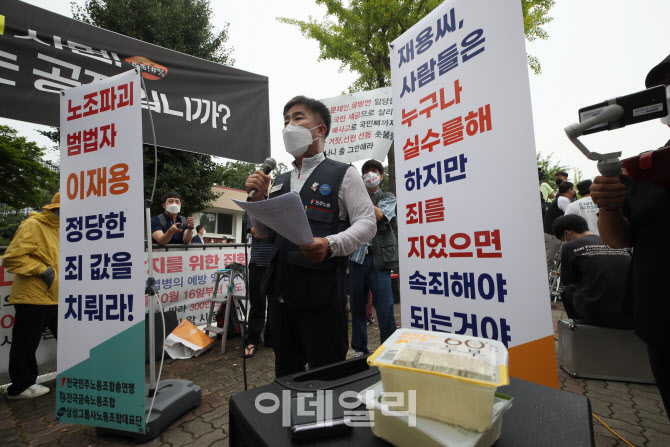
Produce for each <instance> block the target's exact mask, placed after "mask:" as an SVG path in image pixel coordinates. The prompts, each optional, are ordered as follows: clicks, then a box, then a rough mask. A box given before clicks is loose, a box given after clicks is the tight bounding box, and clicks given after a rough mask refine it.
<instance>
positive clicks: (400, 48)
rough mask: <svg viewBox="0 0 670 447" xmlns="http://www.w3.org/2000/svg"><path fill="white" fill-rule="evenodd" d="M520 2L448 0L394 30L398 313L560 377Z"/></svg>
mask: <svg viewBox="0 0 670 447" xmlns="http://www.w3.org/2000/svg"><path fill="white" fill-rule="evenodd" d="M522 22H523V15H522V12H521V8H520V4H519V2H518V1H516V0H503V1H499V2H493V3H491V2H486V1H484V0H467V1H466V0H448V1H445V2H444V3H443V4H442V5H440V6H439V7H438V8H436V9H435V10H434V11H433V12H431V13H430V14H429V15H427V16H426V17H425V18H424V19H423V20H421V21H420V22H419V23H417V24H416V25H415V26H414V27H413V28H412V29H410V30H409V31H408V32H406V33H405V34H403V35H402V36H401V37H399V38H398V39H397V40H396V41H394V42H393V45H392V51H391V79H392V85H393V104H394V108H395V113H394V116H395V120H394V129H395V139H396V145H395V147H396V163H397V165H396V173H397V179H398V180H397V196H398V220H399V250H400V262H401V265H400V271H401V272H402V277H401V284H400V287H401V296H402V297H403V300H402V323H403V327H405V328H417V329H424V330H429V331H443V332H450V333H454V334H465V335H471V336H477V337H484V338H489V339H492V340H498V341H500V342H502V343H504V345H505V346H506V347H507V348H508V349H509V359H510V360H509V362H510V374H511V375H512V376H516V377H520V378H523V379H525V380H530V381H534V382H538V383H542V384H545V385H549V386H553V387H556V386H557V383H558V381H557V370H556V361H555V353H554V340H553V331H552V323H551V309H550V300H549V294H548V287H547V274H546V270H545V262H544V244H543V236H542V222H541V212H540V208H539V201H538V200H537V196H538V194H537V191H538V189H537V188H538V186H537V166H536V159H535V145H534V137H533V124H532V115H531V103H530V92H529V83H528V73H527V67H526V52H525V41H524V35H523V23H522Z"/></svg>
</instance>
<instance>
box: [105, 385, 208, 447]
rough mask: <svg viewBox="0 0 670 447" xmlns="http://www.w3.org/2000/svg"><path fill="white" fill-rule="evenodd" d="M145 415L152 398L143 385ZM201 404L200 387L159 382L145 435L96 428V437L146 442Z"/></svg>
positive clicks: (147, 387)
mask: <svg viewBox="0 0 670 447" xmlns="http://www.w3.org/2000/svg"><path fill="white" fill-rule="evenodd" d="M144 393H145V406H144V408H145V410H144V411H145V414H146V415H148V413H149V408H150V406H151V400H152V397H150V396H149V385H145V389H144ZM201 403H202V390H201V388H200V386H198V385H196V384H194V383H193V382H190V381H188V380H177V379H168V380H161V381H160V383H159V385H158V390H157V392H156V400H155V401H154V406H153V409H152V410H151V419H150V420H147V422H146V433H135V432H131V431H123V430H115V429H111V428H105V427H97V428H96V429H95V433H96V435H98V436H122V437H126V438H131V439H134V440H136V441H139V442H146V441H150V440H152V439H154V438H155V437H156V436H158V435H160V434H161V432H162V431H163V429H165V427H167V426H168V425H170V424H171V423H172V422H173V421H174V420H175V419H177V418H178V417H179V416H181V415H182V414H184V413H186V412H187V411H189V410H191V409H193V408H197V407H199V406H200V404H201Z"/></svg>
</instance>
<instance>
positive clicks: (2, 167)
mask: <svg viewBox="0 0 670 447" xmlns="http://www.w3.org/2000/svg"><path fill="white" fill-rule="evenodd" d="M44 152H45V150H44V149H43V148H41V147H38V146H37V144H35V143H34V142H27V141H26V139H25V137H19V136H17V133H16V130H15V129H12V128H11V127H9V126H3V125H0V160H2V163H0V202H2V203H4V204H5V205H7V206H9V207H11V208H15V209H20V208H26V207H30V208H39V207H41V206H43V205H46V204H47V203H50V202H51V198H52V197H53V195H54V194H55V193H56V192H57V191H58V188H59V184H58V183H59V176H58V173H57V172H54V171H52V170H51V169H49V168H48V167H47V166H46V164H45V162H44V161H43V160H42V157H43V156H44Z"/></svg>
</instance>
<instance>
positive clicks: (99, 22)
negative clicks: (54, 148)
mask: <svg viewBox="0 0 670 447" xmlns="http://www.w3.org/2000/svg"><path fill="white" fill-rule="evenodd" d="M73 15H74V18H75V19H77V20H81V21H83V22H85V23H89V24H92V25H95V26H99V27H101V28H105V29H108V30H110V31H114V32H117V33H120V34H123V35H126V36H129V37H134V38H135V39H139V40H142V41H144V42H148V43H152V44H154V45H159V46H162V47H165V48H169V49H171V50H175V51H180V52H182V53H185V54H189V55H191V56H196V57H200V58H202V59H207V60H210V61H212V62H216V63H220V64H224V63H225V64H227V65H232V64H233V63H234V60H233V59H232V58H231V57H230V54H231V51H232V48H226V47H224V43H225V42H226V41H227V40H228V24H225V25H224V27H223V29H222V30H221V31H216V30H215V28H214V27H213V26H212V24H211V23H210V20H211V18H212V10H211V8H210V2H209V0H87V1H86V2H85V4H84V6H83V7H81V6H77V5H73ZM143 156H144V194H145V197H147V198H148V197H150V196H151V191H152V186H153V179H154V149H153V147H152V146H147V145H145V146H144V152H143ZM156 162H157V163H158V176H157V179H156V195H155V197H154V203H153V206H152V211H153V212H154V213H156V214H157V213H160V212H161V211H162V209H163V208H162V205H161V203H160V196H161V194H163V193H165V192H167V191H177V192H178V193H179V194H180V195H181V196H182V202H183V204H182V214H184V215H189V214H192V213H194V212H198V211H200V210H202V209H203V208H206V207H207V206H208V205H209V204H210V203H211V202H212V201H214V200H215V199H216V198H217V197H218V195H217V194H216V193H214V192H212V188H211V187H212V184H213V183H215V182H217V181H219V180H218V179H217V170H216V169H217V165H216V164H215V163H214V162H213V161H212V158H211V157H210V156H208V155H199V154H194V153H191V152H183V151H178V150H168V149H166V148H160V147H159V148H158V156H157V160H156Z"/></svg>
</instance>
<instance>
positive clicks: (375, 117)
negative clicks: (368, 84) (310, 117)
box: [321, 87, 393, 163]
mask: <svg viewBox="0 0 670 447" xmlns="http://www.w3.org/2000/svg"><path fill="white" fill-rule="evenodd" d="M321 102H323V103H324V104H325V105H326V107H328V109H329V110H330V119H331V123H330V133H329V134H328V137H327V138H326V140H325V145H324V154H326V157H328V158H330V159H333V160H337V161H341V162H342V163H351V162H354V161H358V160H369V159H371V158H374V159H375V160H379V161H380V162H383V161H384V159H385V158H386V154H387V153H388V151H389V148H390V147H391V143H393V101H392V98H391V87H384V88H378V89H376V90H370V91H367V92H359V93H351V94H348V95H342V96H335V97H333V98H327V99H322V100H321Z"/></svg>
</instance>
